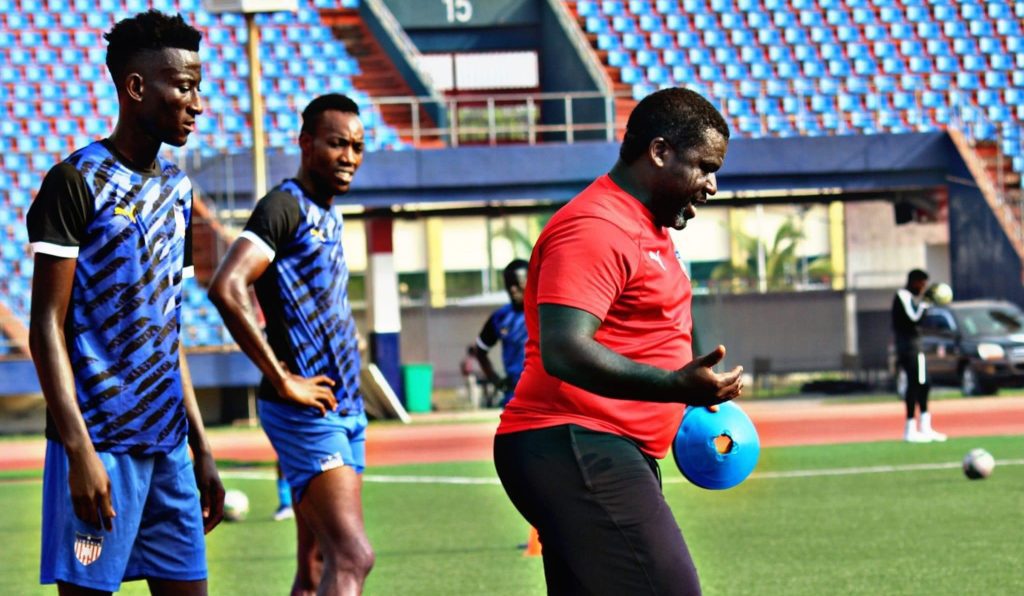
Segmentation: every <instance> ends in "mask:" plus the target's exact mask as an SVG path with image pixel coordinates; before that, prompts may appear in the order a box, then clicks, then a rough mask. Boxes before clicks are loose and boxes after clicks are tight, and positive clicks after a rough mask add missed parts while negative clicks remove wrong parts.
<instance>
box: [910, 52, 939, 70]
mask: <svg viewBox="0 0 1024 596" xmlns="http://www.w3.org/2000/svg"><path fill="white" fill-rule="evenodd" d="M908 62H909V64H908V66H909V67H910V72H913V73H920V74H927V73H929V72H931V71H932V69H933V68H934V66H933V65H932V61H931V59H929V58H928V57H927V56H911V57H910V60H909V61H908Z"/></svg>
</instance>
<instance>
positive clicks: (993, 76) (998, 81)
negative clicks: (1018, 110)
mask: <svg viewBox="0 0 1024 596" xmlns="http://www.w3.org/2000/svg"><path fill="white" fill-rule="evenodd" d="M984 78H985V86H986V87H988V88H989V89H992V90H996V89H1002V90H1005V91H1009V90H1011V89H1012V87H1011V86H1010V78H1009V77H1007V74H1006V73H1004V72H1000V71H988V72H986V73H985V74H984Z"/></svg>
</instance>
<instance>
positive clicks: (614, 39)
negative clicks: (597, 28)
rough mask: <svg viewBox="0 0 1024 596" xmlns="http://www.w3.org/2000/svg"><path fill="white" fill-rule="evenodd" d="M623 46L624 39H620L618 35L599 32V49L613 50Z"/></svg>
mask: <svg viewBox="0 0 1024 596" xmlns="http://www.w3.org/2000/svg"><path fill="white" fill-rule="evenodd" d="M621 47H622V40H620V39H619V36H618V35H614V34H611V33H607V32H605V33H598V34H597V49H599V50H613V49H617V48H621Z"/></svg>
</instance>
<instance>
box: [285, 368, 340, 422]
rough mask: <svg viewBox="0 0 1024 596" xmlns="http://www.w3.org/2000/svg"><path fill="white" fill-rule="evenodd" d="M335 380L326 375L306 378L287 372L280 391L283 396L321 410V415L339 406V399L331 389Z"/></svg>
mask: <svg viewBox="0 0 1024 596" xmlns="http://www.w3.org/2000/svg"><path fill="white" fill-rule="evenodd" d="M331 387H334V381H333V380H331V379H330V378H329V377H326V376H324V375H317V376H315V377H311V378H308V379H307V378H306V377H301V376H299V375H293V374H292V373H290V372H289V373H285V375H284V379H282V381H281V388H280V389H279V390H278V393H279V394H280V395H281V397H283V398H285V399H288V400H291V401H293V402H295V403H299V404H302V405H304V406H309V407H312V408H316V409H318V410H320V415H321V416H326V415H327V413H328V412H333V411H334V409H335V408H337V407H338V400H337V399H336V398H335V397H334V392H333V391H331V389H330V388H331Z"/></svg>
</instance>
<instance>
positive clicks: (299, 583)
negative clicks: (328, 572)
mask: <svg viewBox="0 0 1024 596" xmlns="http://www.w3.org/2000/svg"><path fill="white" fill-rule="evenodd" d="M295 532H296V545H297V546H296V571H295V580H294V581H293V582H292V591H291V595H292V596H312V595H313V594H316V589H317V586H319V585H320V577H321V576H322V575H323V568H324V566H323V559H322V558H321V557H320V549H319V548H318V547H317V544H316V536H315V535H314V534H313V530H312V529H311V528H310V527H309V524H308V523H307V522H306V518H305V517H304V516H303V515H302V510H301V508H296V509H295Z"/></svg>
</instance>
